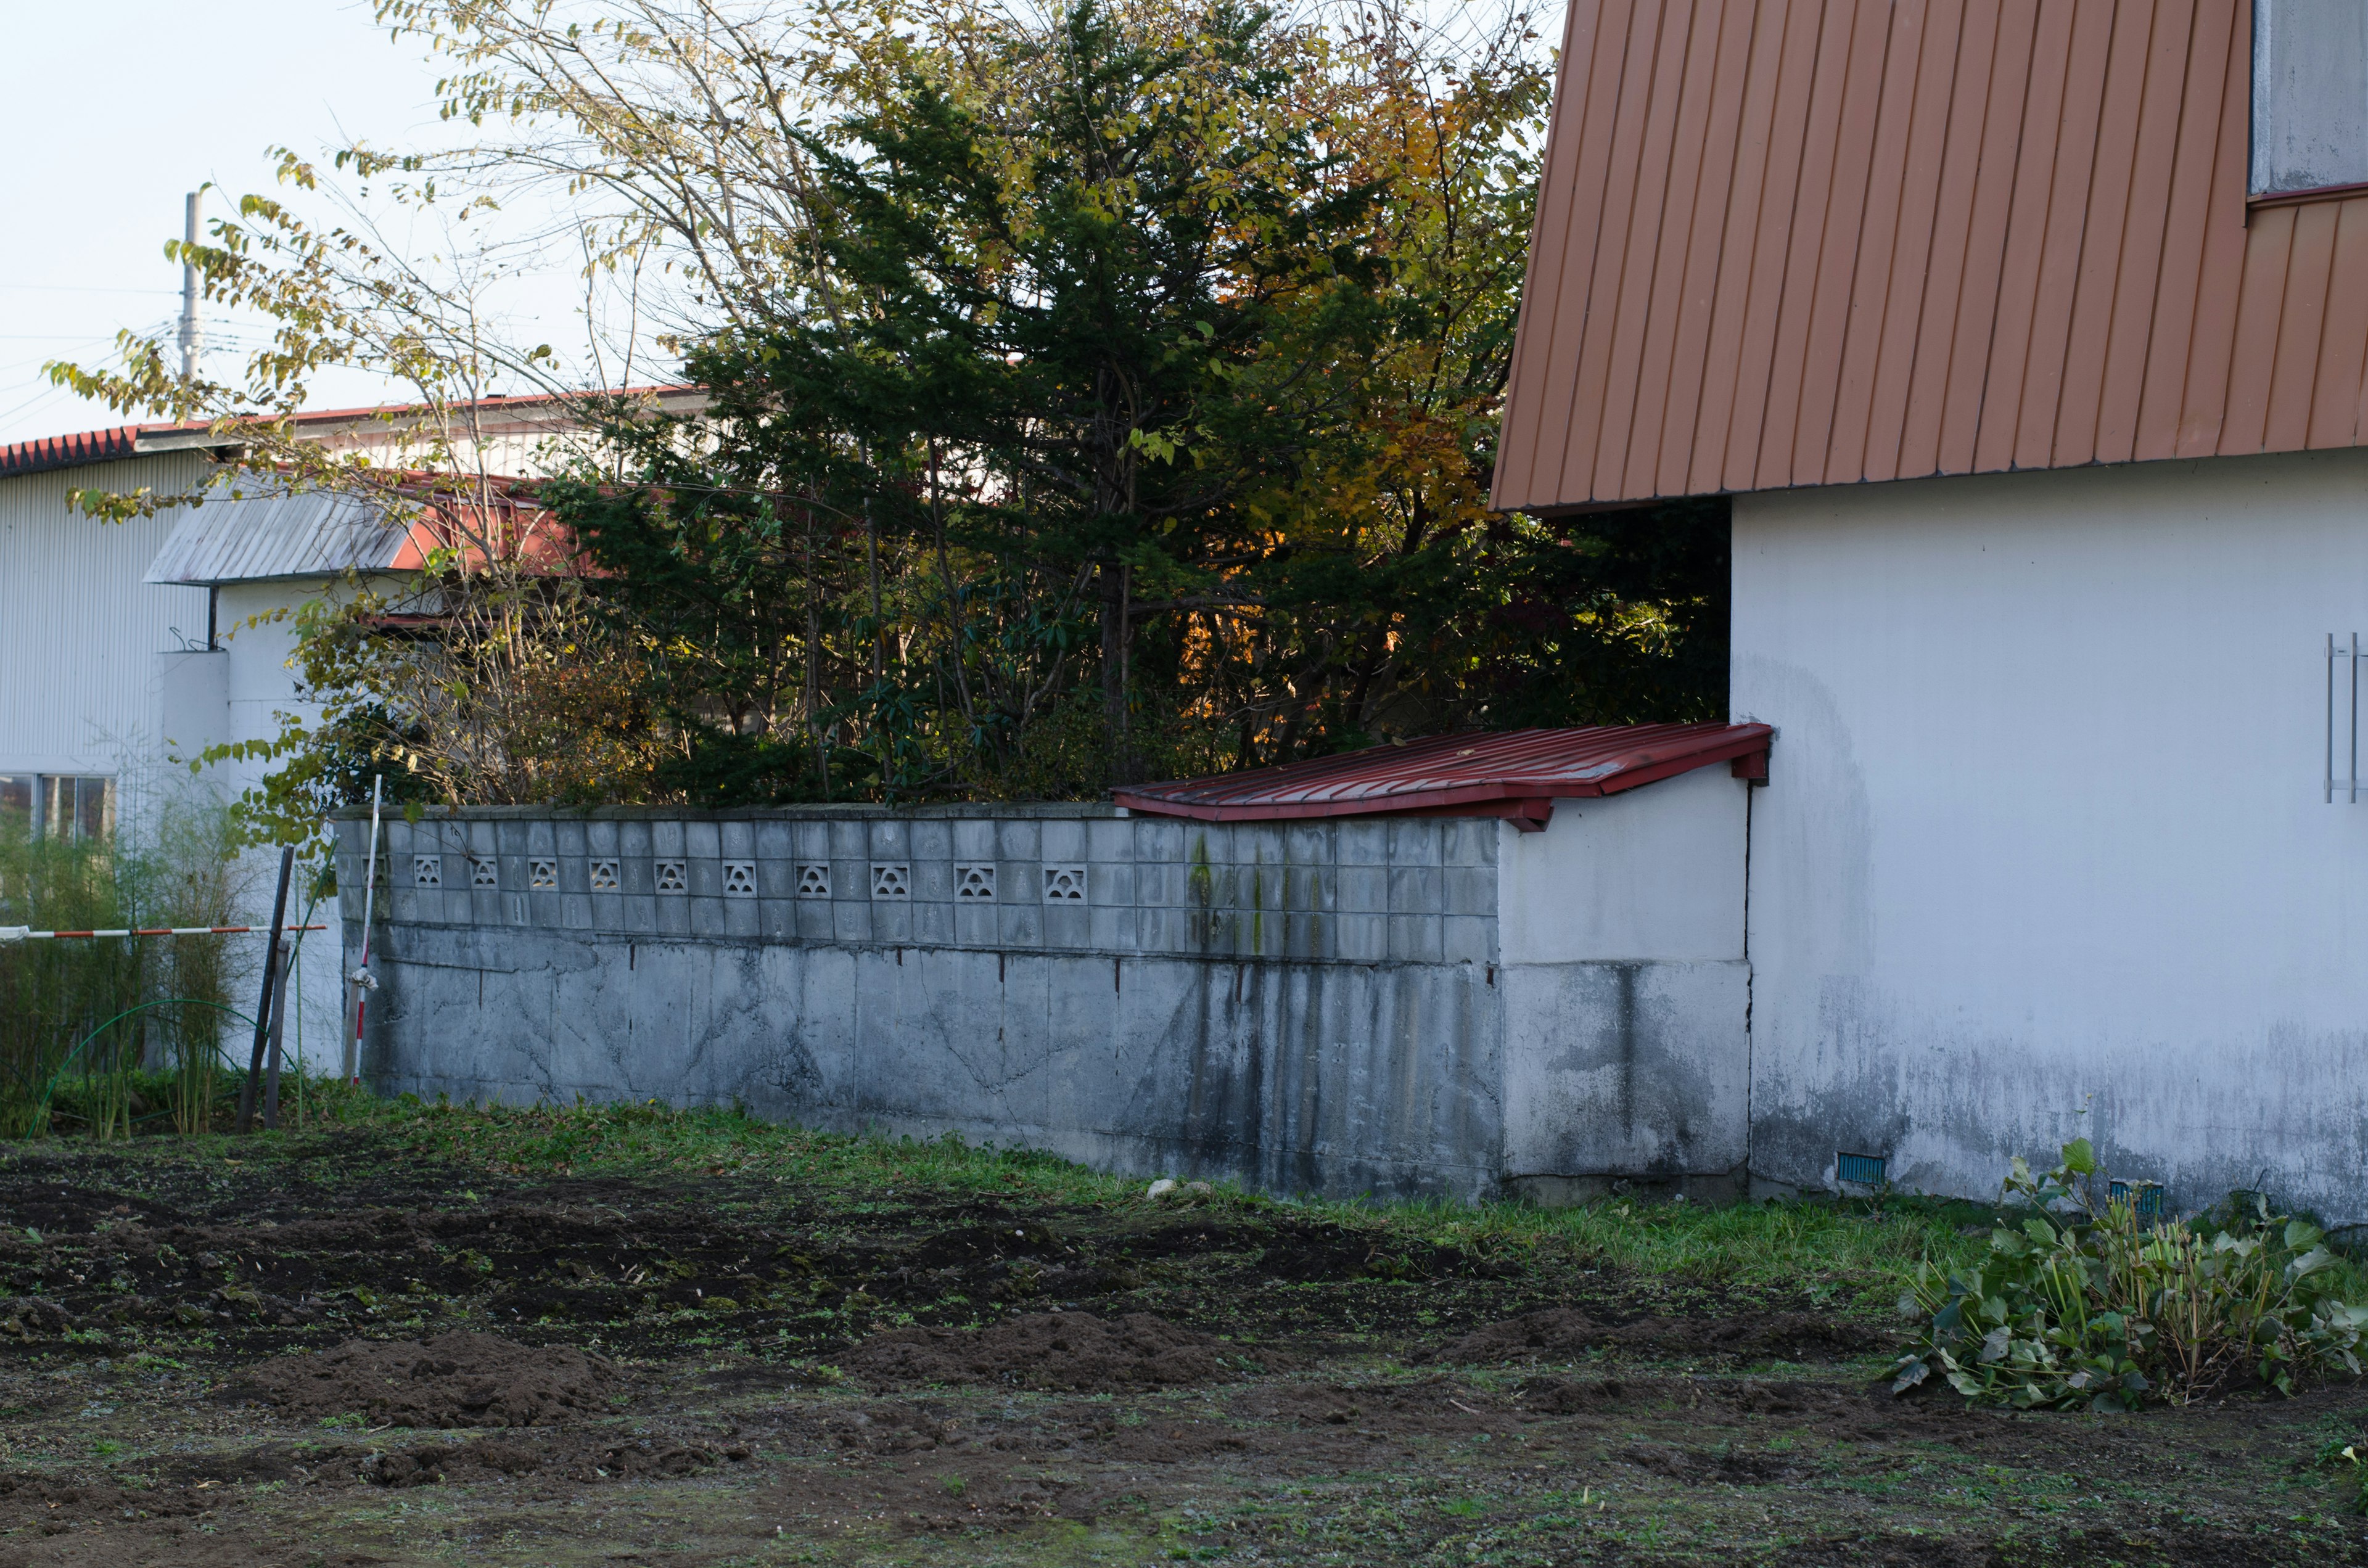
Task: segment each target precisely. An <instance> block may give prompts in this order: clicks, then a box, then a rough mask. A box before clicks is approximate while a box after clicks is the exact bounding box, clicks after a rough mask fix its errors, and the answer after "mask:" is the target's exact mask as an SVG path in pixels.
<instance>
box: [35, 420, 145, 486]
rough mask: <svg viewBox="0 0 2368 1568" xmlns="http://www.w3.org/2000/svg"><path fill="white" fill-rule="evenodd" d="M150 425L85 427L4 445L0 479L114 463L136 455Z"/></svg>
mask: <svg viewBox="0 0 2368 1568" xmlns="http://www.w3.org/2000/svg"><path fill="white" fill-rule="evenodd" d="M146 428H148V426H141V425H120V426H116V427H115V428H114V429H112V430H85V431H81V432H78V433H76V434H74V435H72V436H43V437H40V438H38V439H36V440H30V441H12V442H10V443H9V444H8V445H6V446H5V447H0V479H7V478H11V477H13V476H15V475H17V474H20V473H46V472H49V471H50V470H51V469H59V468H80V467H81V466H82V465H83V464H85V463H99V462H112V461H114V460H116V459H118V458H128V457H131V456H133V455H135V453H136V451H137V448H138V441H139V437H140V432H141V431H142V430H143V429H146Z"/></svg>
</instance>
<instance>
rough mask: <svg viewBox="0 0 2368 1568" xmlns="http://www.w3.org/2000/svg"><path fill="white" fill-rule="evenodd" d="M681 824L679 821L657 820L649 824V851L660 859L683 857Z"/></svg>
mask: <svg viewBox="0 0 2368 1568" xmlns="http://www.w3.org/2000/svg"><path fill="white" fill-rule="evenodd" d="M682 828H683V824H681V823H679V822H668V821H658V822H654V823H652V824H650V853H651V854H652V855H654V856H655V857H657V858H660V859H666V860H679V859H681V858H682V857H683V832H682Z"/></svg>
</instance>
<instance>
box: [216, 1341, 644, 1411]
mask: <svg viewBox="0 0 2368 1568" xmlns="http://www.w3.org/2000/svg"><path fill="white" fill-rule="evenodd" d="M617 1381H618V1376H617V1369H616V1367H615V1365H614V1364H613V1363H611V1362H610V1361H609V1360H607V1359H606V1358H602V1357H599V1356H594V1355H590V1354H587V1353H586V1352H585V1351H582V1350H578V1349H576V1348H575V1346H567V1345H554V1346H546V1347H544V1348H541V1349H537V1348H533V1347H531V1346H524V1345H514V1344H512V1343H511V1342H509V1341H508V1340H507V1339H500V1338H496V1337H495V1336H494V1335H490V1334H469V1333H455V1334H444V1335H437V1336H436V1337H435V1338H433V1339H430V1340H428V1341H427V1343H426V1344H421V1343H420V1342H419V1341H417V1340H412V1339H394V1340H373V1339H349V1340H347V1341H346V1343H344V1344H343V1345H340V1346H337V1347H336V1349H334V1350H330V1351H327V1352H324V1354H321V1355H318V1356H277V1357H274V1358H271V1359H270V1360H268V1361H264V1362H261V1363H259V1364H257V1365H256V1366H255V1367H253V1368H251V1369H249V1370H248V1371H247V1373H246V1374H245V1377H243V1378H242V1379H241V1380H240V1381H239V1384H238V1385H237V1386H236V1387H235V1388H234V1390H233V1392H237V1393H241V1394H245V1395H248V1396H250V1397H260V1398H262V1399H263V1400H265V1401H267V1402H268V1403H272V1404H276V1405H279V1406H280V1407H281V1408H283V1409H285V1410H288V1411H289V1412H290V1413H291V1414H295V1415H345V1414H347V1413H349V1412H350V1413H359V1414H360V1415H363V1416H365V1417H367V1418H368V1419H369V1421H370V1425H372V1426H432V1427H452V1426H550V1425H555V1424H557V1423H559V1422H563V1421H566V1420H569V1419H571V1418H580V1417H583V1416H586V1415H595V1414H598V1413H602V1412H604V1411H605V1410H606V1409H607V1404H608V1400H607V1396H608V1393H609V1391H610V1390H611V1389H612V1388H613V1387H615V1386H616V1383H617Z"/></svg>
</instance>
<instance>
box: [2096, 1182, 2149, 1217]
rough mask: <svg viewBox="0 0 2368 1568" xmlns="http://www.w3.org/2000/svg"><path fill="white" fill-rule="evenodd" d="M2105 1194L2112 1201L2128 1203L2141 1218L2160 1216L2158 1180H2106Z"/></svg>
mask: <svg viewBox="0 0 2368 1568" xmlns="http://www.w3.org/2000/svg"><path fill="white" fill-rule="evenodd" d="M2105 1196H2106V1197H2107V1198H2108V1199H2111V1200H2112V1202H2115V1203H2126V1204H2128V1205H2129V1206H2130V1208H2131V1209H2132V1210H2134V1211H2135V1213H2136V1214H2137V1217H2138V1218H2139V1219H2141V1220H2159V1219H2161V1218H2162V1183H2160V1182H2158V1181H2115V1182H2108V1183H2106V1184H2105Z"/></svg>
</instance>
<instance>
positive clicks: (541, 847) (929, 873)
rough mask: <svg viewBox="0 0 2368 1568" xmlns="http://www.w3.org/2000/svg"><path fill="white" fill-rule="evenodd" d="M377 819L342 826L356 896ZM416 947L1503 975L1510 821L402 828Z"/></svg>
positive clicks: (1012, 815)
mask: <svg viewBox="0 0 2368 1568" xmlns="http://www.w3.org/2000/svg"><path fill="white" fill-rule="evenodd" d="M367 827H368V824H367V823H366V822H359V821H351V820H349V821H347V823H345V824H342V827H341V843H340V853H341V861H340V872H341V876H342V877H343V878H344V879H345V883H344V885H347V886H356V885H359V879H360V877H361V875H362V864H363V857H364V851H365V847H366V846H365V843H364V840H365V837H366V835H367ZM383 831H384V842H383V845H382V846H381V853H382V856H383V858H384V861H385V867H384V870H383V871H382V873H381V887H382V888H383V889H384V890H385V893H386V897H387V901H388V911H389V915H390V916H391V918H392V919H393V921H394V922H395V923H397V924H399V925H404V926H414V925H416V926H466V927H495V928H515V929H546V930H565V931H578V932H586V933H597V934H599V935H601V936H607V937H651V938H665V937H673V938H679V939H689V940H698V941H714V940H723V941H753V942H767V943H791V944H813V943H822V944H833V945H848V946H858V947H862V946H885V947H931V948H966V949H995V950H1041V951H1048V952H1060V951H1066V952H1100V953H1113V954H1130V953H1142V954H1152V953H1168V954H1176V955H1179V956H1192V957H1199V958H1220V957H1222V958H1258V959H1301V960H1313V961H1341V962H1349V963H1430V964H1455V963H1463V964H1471V963H1477V964H1487V963H1490V962H1493V961H1494V960H1496V958H1497V873H1496V868H1497V835H1498V828H1497V824H1496V823H1495V822H1493V821H1488V820H1485V819H1458V818H1442V819H1419V820H1406V821H1372V820H1364V821H1358V820H1350V821H1344V822H1338V823H1326V822H1315V823H1288V824H1283V823H1277V824H1263V823H1261V824H1203V823H1192V822H1185V821H1180V820H1178V819H1173V818H1157V817H1129V816H1121V815H1120V814H1118V813H1117V812H1115V811H1111V810H1106V809H1105V810H1092V809H1089V808H1077V809H1075V810H1072V811H1069V812H1054V811H1053V810H1050V809H1045V808H1037V809H1034V810H1029V811H1025V812H1022V811H1019V810H1015V809H1010V808H1002V809H998V811H997V812H996V814H995V815H992V816H988V815H978V814H968V813H957V812H951V811H947V812H902V813H891V812H875V811H854V810H849V811H843V812H833V813H828V814H825V813H820V812H817V813H814V814H803V813H802V814H796V815H791V814H790V813H787V812H774V813H765V814H762V815H759V814H757V813H713V814H708V815H698V816H689V815H675V816H661V815H655V814H646V813H637V814H632V815H627V814H624V813H622V812H593V813H590V814H586V815H580V816H558V815H554V814H552V813H549V812H535V811H530V810H511V809H504V808H484V809H479V810H472V811H470V812H464V813H462V814H460V815H458V816H450V817H448V816H444V815H442V814H440V813H439V814H438V815H435V816H431V817H428V818H426V819H423V820H421V821H419V822H416V823H408V822H404V821H400V820H395V821H391V822H389V823H387V824H386V825H385V827H384V830H383Z"/></svg>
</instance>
